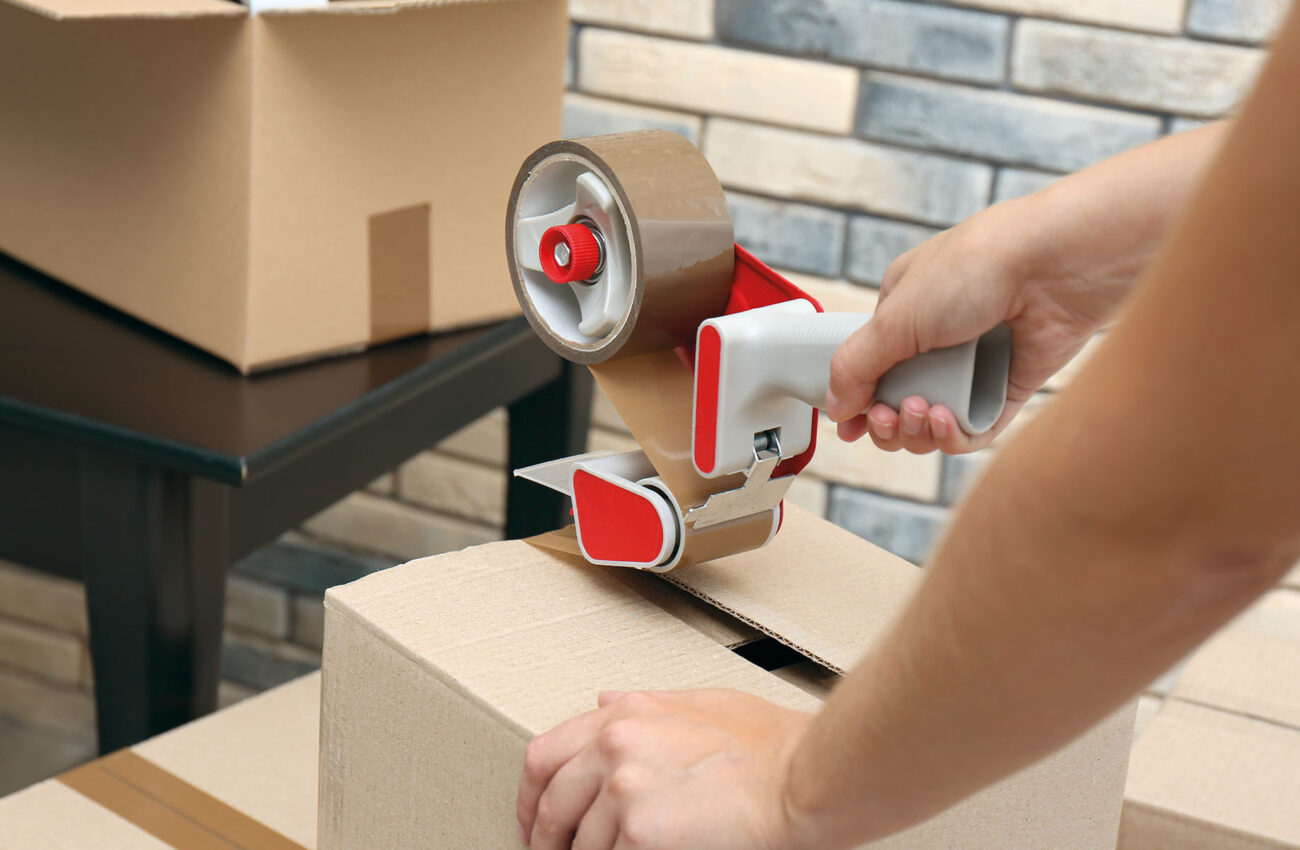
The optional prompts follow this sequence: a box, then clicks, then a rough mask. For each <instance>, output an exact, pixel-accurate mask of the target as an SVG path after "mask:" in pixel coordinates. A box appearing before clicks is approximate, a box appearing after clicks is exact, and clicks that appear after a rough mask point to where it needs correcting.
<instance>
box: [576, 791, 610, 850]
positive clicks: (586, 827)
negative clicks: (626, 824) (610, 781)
mask: <svg viewBox="0 0 1300 850" xmlns="http://www.w3.org/2000/svg"><path fill="white" fill-rule="evenodd" d="M617 840H618V804H617V803H616V802H615V800H614V799H613V795H612V794H611V793H610V791H609V789H608V788H606V789H602V790H601V792H600V793H599V794H598V795H597V796H596V801H595V802H594V803H592V804H591V808H590V809H588V810H587V814H586V816H584V817H583V819H582V823H580V824H579V825H578V832H577V834H576V835H574V836H573V850H610V848H612V847H613V846H614V842H615V841H617Z"/></svg>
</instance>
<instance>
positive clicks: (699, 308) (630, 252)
mask: <svg viewBox="0 0 1300 850" xmlns="http://www.w3.org/2000/svg"><path fill="white" fill-rule="evenodd" d="M506 231H507V232H506V239H507V256H508V257H509V260H510V273H511V279H512V281H513V283H514V287H515V294H516V296H517V297H518V299H519V303H520V306H521V307H522V308H523V312H524V315H525V316H527V317H528V320H529V322H530V323H531V324H532V325H533V328H534V329H535V330H536V331H537V333H538V335H539V336H540V337H541V338H542V339H543V340H544V341H545V342H546V343H547V345H549V346H550V347H551V348H552V349H553V350H555V351H556V352H558V353H559V354H561V355H562V356H564V357H566V358H568V359H569V360H573V361H575V362H578V363H585V364H588V365H591V364H597V363H601V362H603V361H605V360H607V359H609V358H610V357H613V356H614V355H616V354H619V353H622V354H634V353H641V352H644V351H650V350H658V349H663V348H671V347H673V346H675V345H678V344H680V343H682V342H685V341H689V340H690V339H692V338H693V335H694V331H695V328H696V326H698V325H699V323H700V322H701V321H703V320H704V319H706V318H708V317H709V316H713V315H717V314H718V313H720V312H721V311H722V308H723V306H724V305H725V304H726V299H727V294H728V291H729V288H730V284H731V265H732V261H733V257H732V244H733V242H732V239H733V236H732V228H731V218H730V215H729V214H728V212H727V207H726V199H725V197H724V195H723V193H722V187H721V185H720V184H719V183H718V181H717V177H716V176H715V175H714V174H713V170H712V169H711V168H710V167H709V165H708V162H707V161H705V159H704V157H703V155H702V154H701V153H700V152H699V150H697V149H696V148H695V146H694V145H692V144H691V143H690V142H688V141H686V140H685V139H683V138H681V137H680V136H677V135H675V134H673V133H667V132H664V131H661V130H647V131H642V132H637V133H620V134H617V135H612V136H597V137H593V138H589V139H576V140H569V141H562V142H552V143H551V144H548V145H545V146H543V147H542V148H540V149H538V150H537V151H535V152H534V153H533V154H532V155H531V156H530V157H529V158H528V159H527V160H525V162H524V164H523V166H522V168H521V169H520V171H519V175H518V177H517V178H516V180H515V186H514V190H513V191H512V192H511V196H510V205H509V210H508V212H507V220H506Z"/></svg>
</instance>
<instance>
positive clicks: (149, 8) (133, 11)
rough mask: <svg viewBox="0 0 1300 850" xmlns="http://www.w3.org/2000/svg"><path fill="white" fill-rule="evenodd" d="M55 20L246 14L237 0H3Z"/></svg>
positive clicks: (205, 16)
mask: <svg viewBox="0 0 1300 850" xmlns="http://www.w3.org/2000/svg"><path fill="white" fill-rule="evenodd" d="M0 2H7V3H10V4H12V5H14V6H17V7H19V8H21V9H26V10H28V11H29V12H36V13H37V14H39V15H44V16H46V17H47V18H54V19H55V20H59V21H63V20H96V19H106V18H209V17H225V18H232V17H243V16H245V15H247V14H248V10H247V9H246V8H244V7H243V6H241V5H240V4H238V3H236V2H234V0H0Z"/></svg>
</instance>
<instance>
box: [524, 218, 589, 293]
mask: <svg viewBox="0 0 1300 850" xmlns="http://www.w3.org/2000/svg"><path fill="white" fill-rule="evenodd" d="M561 245H563V246H564V248H563V249H561V250H560V252H559V253H560V255H561V256H564V254H565V252H566V251H567V253H568V261H567V262H565V263H561V262H560V261H559V259H557V258H556V256H555V255H556V249H557V248H559V247H560V246H561ZM538 259H539V260H540V261H541V263H542V271H544V272H546V276H547V277H549V278H550V279H551V280H553V281H555V282H556V283H575V282H577V281H583V280H587V279H588V278H590V277H591V276H592V275H594V274H595V273H596V269H598V268H600V240H598V239H597V238H596V234H595V233H592V232H591V228H590V227H588V226H587V225H585V224H582V223H581V222H575V223H573V224H560V225H556V226H555V227H552V228H549V229H548V230H547V231H546V232H545V233H543V234H542V241H541V244H540V245H539V246H538Z"/></svg>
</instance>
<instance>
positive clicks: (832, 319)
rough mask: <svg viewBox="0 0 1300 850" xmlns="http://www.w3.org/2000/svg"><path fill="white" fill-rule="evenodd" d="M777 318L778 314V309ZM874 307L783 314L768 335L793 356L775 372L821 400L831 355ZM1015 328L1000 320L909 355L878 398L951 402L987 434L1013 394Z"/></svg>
mask: <svg viewBox="0 0 1300 850" xmlns="http://www.w3.org/2000/svg"><path fill="white" fill-rule="evenodd" d="M773 318H774V319H775V318H776V317H773ZM870 318H871V314H870V313H812V314H807V315H799V316H784V317H781V319H780V323H781V326H779V328H773V330H774V333H773V334H772V336H771V337H769V339H770V341H771V342H772V352H773V358H774V359H777V358H779V359H786V358H788V359H789V361H788V362H789V366H788V367H786V366H781V367H779V368H778V369H777V370H776V372H777V375H776V377H777V378H778V382H779V384H780V388H781V389H782V390H783V391H784V392H786V393H788V394H789V395H792V396H794V397H795V398H797V399H800V400H801V401H804V402H806V403H808V404H810V405H812V406H813V407H821V406H822V404H823V403H824V401H825V399H826V390H827V388H828V387H829V386H830V377H831V358H832V356H833V355H834V354H835V350H836V349H838V348H839V347H840V345H841V344H842V343H843V342H844V341H845V340H846V339H848V338H849V337H850V336H851V335H852V334H853V332H854V331H856V330H857V329H858V328H860V327H862V326H863V325H864V324H866V323H867V321H868V320H869V319H870ZM1010 368H1011V329H1010V328H1008V327H1007V326H1006V325H1005V324H1000V325H998V326H997V327H995V328H993V330H991V331H988V332H987V333H985V334H984V335H982V336H980V337H979V338H978V339H973V340H970V341H968V342H965V343H962V344H961V345H955V346H952V347H951V348H940V349H936V350H934V351H928V352H926V353H924V354H918V355H917V356H915V357H913V358H911V359H909V360H904V361H903V362H901V363H898V364H897V365H895V366H894V367H893V368H892V369H890V370H889V371H888V372H886V373H885V374H884V376H883V377H882V378H881V379H880V381H879V383H878V384H877V386H876V400H877V401H883V402H884V403H885V404H888V405H889V406H890V407H893V408H895V409H897V408H898V406H899V405H900V404H902V402H903V399H905V398H907V397H908V396H913V395H919V396H921V397H922V398H924V399H925V400H926V401H927V402H929V403H930V404H931V405H936V404H942V405H944V406H945V407H948V408H949V409H950V410H952V412H953V414H954V415H955V416H956V417H957V423H958V424H959V425H961V428H962V430H963V431H965V432H966V433H967V434H982V433H984V432H985V431H987V430H988V429H989V428H992V427H993V424H994V423H995V422H997V421H998V417H999V416H1001V415H1002V410H1003V408H1004V407H1005V406H1006V402H1007V375H1008V373H1009V371H1010Z"/></svg>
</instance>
